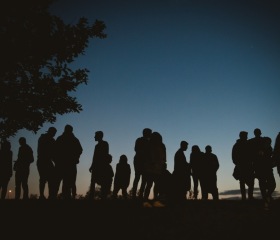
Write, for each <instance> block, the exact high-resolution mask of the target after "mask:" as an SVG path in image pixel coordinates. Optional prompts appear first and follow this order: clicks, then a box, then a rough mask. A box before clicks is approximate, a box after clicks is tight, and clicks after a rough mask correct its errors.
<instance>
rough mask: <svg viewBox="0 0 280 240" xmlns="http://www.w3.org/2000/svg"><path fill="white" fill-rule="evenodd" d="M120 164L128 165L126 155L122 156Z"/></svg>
mask: <svg viewBox="0 0 280 240" xmlns="http://www.w3.org/2000/svg"><path fill="white" fill-rule="evenodd" d="M120 163H121V164H126V163H127V156H126V155H124V154H123V155H121V156H120Z"/></svg>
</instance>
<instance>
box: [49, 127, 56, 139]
mask: <svg viewBox="0 0 280 240" xmlns="http://www.w3.org/2000/svg"><path fill="white" fill-rule="evenodd" d="M56 132H57V130H56V128H55V127H50V128H49V129H48V131H47V133H48V134H50V135H51V136H52V137H54V136H55V134H56Z"/></svg>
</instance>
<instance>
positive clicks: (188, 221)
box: [0, 199, 280, 240]
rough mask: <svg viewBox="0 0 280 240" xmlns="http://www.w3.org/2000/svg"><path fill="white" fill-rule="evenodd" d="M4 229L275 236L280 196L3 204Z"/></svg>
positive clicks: (38, 233)
mask: <svg viewBox="0 0 280 240" xmlns="http://www.w3.org/2000/svg"><path fill="white" fill-rule="evenodd" d="M0 209H1V214H0V217H1V231H2V234H3V233H4V232H6V233H7V237H11V238H12V239H14V238H19V237H20V238H22V239H35V238H36V239H58V238H59V239H70V238H71V239H75V238H76V239H77V238H79V239H84V238H88V239H94V240H95V239H102V240H103V239H141V240H144V239H153V240H158V239H174V240H177V239H225V240H226V239H248V240H251V239H263V240H264V239H270V238H272V237H273V238H275V237H274V236H276V239H277V237H279V231H280V200H279V199H277V200H274V201H273V202H272V203H271V206H270V210H265V209H264V204H263V202H262V201H261V200H255V201H253V202H249V201H248V202H242V201H238V200H220V201H218V202H214V201H212V200H209V201H206V202H205V201H201V200H198V201H194V200H187V201H186V202H185V203H184V204H182V205H173V206H167V207H164V208H143V207H142V203H141V202H140V201H139V202H138V201H132V200H128V201H123V200H115V201H113V200H108V201H107V202H101V201H94V202H89V201H87V200H73V201H63V200H57V201H48V200H45V201H40V200H27V201H22V200H20V201H15V200H5V201H1V202H0Z"/></svg>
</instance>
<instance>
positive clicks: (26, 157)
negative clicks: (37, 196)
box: [14, 137, 34, 200]
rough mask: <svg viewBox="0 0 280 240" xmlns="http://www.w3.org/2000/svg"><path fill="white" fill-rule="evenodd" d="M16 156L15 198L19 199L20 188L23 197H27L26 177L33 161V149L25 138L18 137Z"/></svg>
mask: <svg viewBox="0 0 280 240" xmlns="http://www.w3.org/2000/svg"><path fill="white" fill-rule="evenodd" d="M19 144H20V147H19V150H18V158H17V160H16V161H15V163H14V171H15V172H16V173H15V185H16V188H15V199H16V200H19V199H20V197H21V188H22V190H23V199H28V198H29V188H28V178H29V172H30V164H31V163H33V162H34V156H33V150H32V148H31V147H30V146H29V145H28V144H27V143H26V139H25V138H24V137H21V138H20V139H19Z"/></svg>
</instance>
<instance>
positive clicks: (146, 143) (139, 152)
mask: <svg viewBox="0 0 280 240" xmlns="http://www.w3.org/2000/svg"><path fill="white" fill-rule="evenodd" d="M142 134H143V136H142V137H140V138H137V139H136V141H135V146H134V150H135V156H134V161H133V164H134V172H135V177H134V181H133V187H132V197H133V198H135V197H136V194H137V189H138V183H139V180H140V178H141V186H140V191H139V197H140V198H143V194H144V189H145V186H146V177H145V175H144V174H143V169H144V165H145V164H146V162H149V161H150V138H151V134H152V130H151V129H150V128H144V129H143V131H142Z"/></svg>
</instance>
